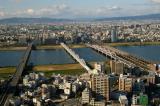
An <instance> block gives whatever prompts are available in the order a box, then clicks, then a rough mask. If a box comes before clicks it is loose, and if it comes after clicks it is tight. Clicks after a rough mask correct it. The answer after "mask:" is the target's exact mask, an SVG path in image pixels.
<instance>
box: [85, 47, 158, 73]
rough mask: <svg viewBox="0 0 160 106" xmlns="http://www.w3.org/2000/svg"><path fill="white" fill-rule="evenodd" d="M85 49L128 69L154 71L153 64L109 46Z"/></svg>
mask: <svg viewBox="0 0 160 106" xmlns="http://www.w3.org/2000/svg"><path fill="white" fill-rule="evenodd" d="M86 46H87V47H90V48H92V49H94V50H96V51H98V52H100V53H102V54H104V55H106V56H108V57H110V58H111V59H114V60H117V61H119V62H121V63H124V64H125V65H127V66H128V67H139V68H141V69H143V70H146V71H155V72H156V70H155V67H154V63H153V62H150V61H147V60H145V59H142V58H139V57H136V56H134V55H131V54H129V53H127V52H124V51H121V50H119V49H116V48H113V47H111V46H106V45H105V46H104V45H103V46H100V45H97V44H86Z"/></svg>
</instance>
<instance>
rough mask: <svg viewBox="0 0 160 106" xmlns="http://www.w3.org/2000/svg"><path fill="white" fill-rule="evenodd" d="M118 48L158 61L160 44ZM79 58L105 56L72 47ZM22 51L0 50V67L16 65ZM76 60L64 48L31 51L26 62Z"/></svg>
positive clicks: (89, 49) (96, 60) (102, 59)
mask: <svg viewBox="0 0 160 106" xmlns="http://www.w3.org/2000/svg"><path fill="white" fill-rule="evenodd" d="M116 48H118V49H120V50H123V51H126V52H128V53H131V54H133V55H136V56H139V57H143V58H144V59H146V60H151V61H158V62H160V46H153V45H151V46H119V47H116ZM73 50H74V51H75V52H76V53H77V54H78V55H79V56H80V57H81V58H83V59H84V60H85V61H87V62H100V61H105V60H107V58H106V57H105V56H103V55H101V54H99V53H97V52H96V51H94V50H92V49H91V48H75V49H73ZM23 54H24V51H0V67H5V66H17V65H18V63H19V61H20V58H21V57H22V56H23ZM70 63H76V61H75V60H74V59H73V58H72V57H71V56H70V55H69V54H68V53H67V52H66V51H65V50H64V49H55V50H36V51H34V50H33V51H32V53H31V56H30V59H29V62H28V64H32V65H46V64H70Z"/></svg>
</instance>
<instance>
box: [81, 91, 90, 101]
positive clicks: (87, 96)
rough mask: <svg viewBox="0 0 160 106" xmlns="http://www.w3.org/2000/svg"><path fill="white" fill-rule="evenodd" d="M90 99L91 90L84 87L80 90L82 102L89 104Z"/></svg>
mask: <svg viewBox="0 0 160 106" xmlns="http://www.w3.org/2000/svg"><path fill="white" fill-rule="evenodd" d="M90 100H91V91H90V90H89V88H85V89H84V90H83V92H82V104H89V103H90Z"/></svg>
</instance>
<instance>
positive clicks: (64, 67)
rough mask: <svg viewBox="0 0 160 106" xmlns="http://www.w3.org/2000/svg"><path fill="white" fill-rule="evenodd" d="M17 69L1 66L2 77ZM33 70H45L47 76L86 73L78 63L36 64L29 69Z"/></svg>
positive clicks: (0, 75)
mask: <svg viewBox="0 0 160 106" xmlns="http://www.w3.org/2000/svg"><path fill="white" fill-rule="evenodd" d="M89 65H90V66H93V65H94V62H91V63H89ZM15 71H16V67H4V68H0V79H3V78H4V79H6V78H8V76H9V75H12V74H14V73H15ZM28 71H31V72H43V73H45V74H46V75H47V76H49V75H52V73H55V74H63V75H80V74H82V73H85V72H86V71H85V70H84V69H83V67H82V66H81V65H80V64H78V63H76V64H60V65H38V66H34V67H33V68H32V70H28Z"/></svg>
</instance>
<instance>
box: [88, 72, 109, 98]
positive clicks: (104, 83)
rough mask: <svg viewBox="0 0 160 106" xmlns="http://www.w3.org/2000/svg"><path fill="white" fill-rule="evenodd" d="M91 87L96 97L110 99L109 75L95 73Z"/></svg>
mask: <svg viewBox="0 0 160 106" xmlns="http://www.w3.org/2000/svg"><path fill="white" fill-rule="evenodd" d="M91 89H92V92H93V94H95V97H96V99H100V100H105V101H108V100H109V96H110V86H109V76H106V75H104V74H100V75H93V76H92V80H91Z"/></svg>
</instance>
